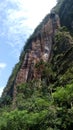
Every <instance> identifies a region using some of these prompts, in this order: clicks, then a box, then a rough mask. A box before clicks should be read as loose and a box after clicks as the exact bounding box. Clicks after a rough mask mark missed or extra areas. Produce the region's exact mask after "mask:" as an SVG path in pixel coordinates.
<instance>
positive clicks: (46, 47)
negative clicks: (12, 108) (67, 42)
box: [3, 13, 60, 96]
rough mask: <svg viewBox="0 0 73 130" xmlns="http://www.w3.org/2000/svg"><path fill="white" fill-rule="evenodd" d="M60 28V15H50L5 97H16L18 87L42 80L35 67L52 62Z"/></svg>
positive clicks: (34, 39) (29, 49)
mask: <svg viewBox="0 0 73 130" xmlns="http://www.w3.org/2000/svg"><path fill="white" fill-rule="evenodd" d="M59 27H60V21H59V17H58V15H57V14H55V13H51V14H49V19H48V21H47V22H46V24H44V25H43V26H42V28H41V30H40V32H37V34H36V36H35V37H33V38H32V40H31V42H30V43H29V44H30V46H29V47H28V49H26V52H25V55H24V58H23V60H22V63H21V65H20V67H19V71H17V72H16V76H15V78H14V80H12V81H10V82H11V84H10V85H9V89H8V90H7V91H6V89H7V88H8V87H6V88H5V91H6V93H3V95H4V96H5V95H7V94H9V95H12V96H13V95H15V94H14V93H16V86H17V85H19V84H21V83H25V82H28V81H31V80H32V79H38V78H40V79H41V72H40V71H39V72H38V71H37V69H36V68H35V65H36V64H37V63H38V62H40V61H41V60H42V61H44V62H48V61H49V60H50V58H51V53H52V45H53V44H54V35H55V33H56V31H57V29H58V28H59ZM20 62H21V61H20ZM15 68H16V67H15ZM8 84H9V83H8ZM10 91H11V92H10ZM11 93H12V94H11Z"/></svg>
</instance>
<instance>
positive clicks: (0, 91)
mask: <svg viewBox="0 0 73 130" xmlns="http://www.w3.org/2000/svg"><path fill="white" fill-rule="evenodd" d="M3 89H4V87H0V97H1V95H2V92H3Z"/></svg>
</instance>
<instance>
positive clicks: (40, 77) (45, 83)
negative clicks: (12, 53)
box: [0, 0, 73, 130]
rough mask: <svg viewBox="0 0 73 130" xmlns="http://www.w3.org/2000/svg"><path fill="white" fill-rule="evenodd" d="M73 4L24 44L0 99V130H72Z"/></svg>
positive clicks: (65, 4) (61, 0) (57, 10)
mask: <svg viewBox="0 0 73 130" xmlns="http://www.w3.org/2000/svg"><path fill="white" fill-rule="evenodd" d="M72 5H73V1H72V0H58V3H57V5H56V6H55V7H54V8H53V9H52V10H51V13H50V14H48V15H47V16H46V17H45V18H44V19H43V21H42V22H41V23H40V25H39V26H38V27H37V28H36V29H35V30H34V33H33V34H32V35H31V36H30V38H29V39H28V40H27V42H26V44H25V46H24V47H23V51H22V53H21V55H20V58H19V63H17V64H16V65H15V67H14V69H13V71H12V74H11V76H10V78H9V80H8V83H7V85H6V87H5V89H4V91H3V94H2V97H1V99H0V107H1V108H0V130H73V13H72V11H73V6H72Z"/></svg>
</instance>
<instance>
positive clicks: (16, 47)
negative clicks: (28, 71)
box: [0, 0, 56, 57]
mask: <svg viewBox="0 0 73 130" xmlns="http://www.w3.org/2000/svg"><path fill="white" fill-rule="evenodd" d="M52 1H53V2H50V0H46V2H45V0H43V2H42V0H40V1H39V0H37V1H34V0H30V1H29V0H2V1H1V3H0V25H1V26H0V37H1V38H2V37H3V38H4V39H5V41H6V44H8V45H9V46H11V47H12V49H11V54H12V53H13V52H17V54H16V53H15V55H18V51H19V53H20V51H21V49H22V47H23V46H24V43H25V41H26V39H27V38H28V37H29V35H31V34H32V32H33V30H34V28H35V27H36V26H37V25H38V24H39V22H40V21H41V20H42V18H44V16H45V14H47V13H48V12H49V11H50V9H51V7H52V6H53V5H54V1H56V0H52ZM49 3H51V4H49ZM32 4H33V6H32ZM15 55H14V57H15ZM18 57H19V55H18Z"/></svg>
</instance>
